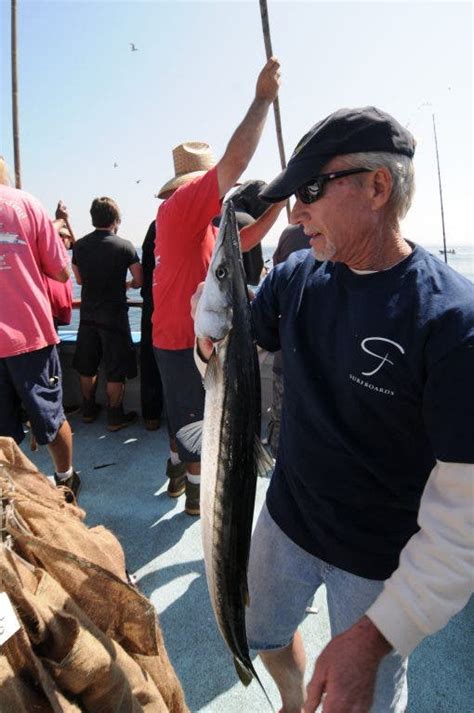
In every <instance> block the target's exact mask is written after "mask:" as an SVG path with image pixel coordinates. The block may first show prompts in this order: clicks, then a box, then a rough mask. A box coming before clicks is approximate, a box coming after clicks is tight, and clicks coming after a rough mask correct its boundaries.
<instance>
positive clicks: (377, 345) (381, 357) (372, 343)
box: [360, 337, 405, 376]
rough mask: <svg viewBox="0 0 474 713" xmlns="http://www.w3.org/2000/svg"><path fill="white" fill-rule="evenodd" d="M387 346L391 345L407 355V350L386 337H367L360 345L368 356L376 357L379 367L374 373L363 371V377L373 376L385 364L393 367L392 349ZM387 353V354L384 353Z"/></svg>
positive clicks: (373, 370)
mask: <svg viewBox="0 0 474 713" xmlns="http://www.w3.org/2000/svg"><path fill="white" fill-rule="evenodd" d="M387 344H391V345H393V346H394V347H396V348H397V349H398V350H399V351H400V352H401V354H405V350H404V348H403V347H402V346H400V344H397V342H394V341H392V340H391V339H386V338H385V337H366V338H365V339H363V340H362V341H361V343H360V346H361V347H362V349H363V350H364V352H366V353H367V354H370V356H372V357H375V358H376V359H377V360H378V363H377V366H376V367H375V369H372V371H363V372H362V375H363V376H373V375H374V374H376V373H377V372H378V371H380V369H381V368H382V367H383V365H384V364H386V363H387V364H391V365H392V366H393V361H392V360H391V359H390V358H389V356H390V351H391V349H390V347H387V346H386V345H387ZM384 352H385V353H384Z"/></svg>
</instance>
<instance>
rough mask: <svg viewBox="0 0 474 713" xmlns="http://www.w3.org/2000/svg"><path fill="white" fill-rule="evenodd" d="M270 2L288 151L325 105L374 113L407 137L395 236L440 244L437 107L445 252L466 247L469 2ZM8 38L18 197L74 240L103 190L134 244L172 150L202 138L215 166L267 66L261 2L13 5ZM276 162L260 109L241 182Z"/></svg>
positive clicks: (4, 49)
mask: <svg viewBox="0 0 474 713" xmlns="http://www.w3.org/2000/svg"><path fill="white" fill-rule="evenodd" d="M268 5H269V14H270V24H271V30H272V39H273V50H274V53H275V54H276V55H277V56H278V58H279V59H280V61H281V65H282V87H281V91H280V105H281V114H282V123H283V132H284V138H285V146H286V152H287V156H289V155H290V154H291V152H292V150H293V148H294V147H295V145H296V144H297V142H298V140H299V139H300V137H301V136H302V135H303V134H304V133H305V132H306V131H307V130H308V129H309V128H310V126H312V124H314V123H315V122H316V121H318V120H319V119H321V118H323V117H324V116H326V115H327V114H329V113H330V112H332V111H334V110H335V109H338V108H340V107H342V106H363V105H366V104H374V105H375V106H379V107H380V108H383V109H385V110H386V111H388V112H390V113H391V114H393V115H394V116H395V117H396V118H397V119H398V120H399V121H400V122H401V123H403V124H405V125H406V124H409V128H410V129H411V130H412V131H413V133H414V134H415V137H416V139H417V141H418V146H417V154H416V157H415V162H416V172H417V193H416V197H415V202H414V206H413V208H412V211H411V213H410V214H409V217H408V218H407V220H406V221H405V224H404V234H405V235H406V236H407V237H410V238H412V239H413V240H415V241H417V242H420V243H422V244H426V245H433V244H435V245H436V244H439V245H440V246H441V243H442V232H441V218H440V204H439V192H438V178H437V169H436V157H435V146H434V138H433V125H432V112H434V113H435V116H436V126H437V133H438V144H439V152H440V162H441V173H442V181H443V197H444V207H445V219H446V231H447V239H448V246H449V245H459V244H462V243H471V244H473V242H474V240H473V237H472V235H473V231H472V222H471V220H472V196H473V191H472V188H473V185H472V175H473V170H472V168H473V151H472V148H473V137H472V126H473V124H472V119H473V117H472V27H473V25H472V20H473V9H472V4H471V3H470V2H416V1H413V0H412V1H410V2H383V1H382V0H379V1H378V2H337V1H334V0H333V1H332V2H316V1H315V0H312V1H310V2H296V1H291V2H289V1H286V2H276V1H274V0H273V1H272V0H269V2H268ZM0 12H1V16H0V23H1V86H0V89H1V96H2V109H1V122H2V123H1V144H2V145H1V149H0V153H2V154H3V155H4V156H5V158H6V160H7V161H8V163H9V165H10V167H11V168H13V147H12V130H11V105H10V101H9V98H10V1H9V0H1V4H0ZM18 42H19V49H18V53H19V82H20V131H21V159H22V182H23V188H24V189H25V190H27V191H29V192H31V193H33V194H34V195H36V196H37V197H38V198H39V199H40V200H41V202H42V203H43V204H44V206H45V207H46V208H47V209H48V210H49V211H50V212H51V213H52V212H53V211H54V208H55V205H56V203H57V200H58V199H59V198H62V199H63V200H64V201H65V202H66V204H67V205H68V206H69V209H70V213H71V221H72V224H73V226H74V228H75V230H76V232H77V234H78V235H82V234H84V233H86V232H88V231H89V230H90V217H89V213H88V211H89V207H90V204H91V201H92V199H93V198H94V197H95V196H98V195H110V196H112V197H113V198H115V200H117V202H118V204H119V206H120V208H121V210H122V213H123V221H122V226H121V230H120V234H121V235H122V236H123V237H126V238H129V239H130V240H132V241H133V242H134V243H135V244H136V245H140V244H141V242H142V240H143V237H144V235H145V232H146V229H147V226H148V224H149V223H150V221H151V220H152V219H153V218H154V216H155V214H156V209H157V206H158V201H157V199H155V198H154V194H155V193H156V192H157V191H158V189H159V188H160V187H161V185H162V184H163V183H164V182H165V181H166V180H168V178H170V177H171V176H172V175H173V163H172V157H171V149H172V148H173V147H174V146H176V145H177V144H179V143H181V142H183V141H186V140H201V141H208V142H209V143H210V144H211V145H212V147H213V150H214V155H215V157H216V158H219V157H220V156H221V155H222V153H223V152H224V150H225V147H226V144H227V141H228V139H229V138H230V136H231V134H232V131H233V130H234V128H235V127H236V126H237V124H238V123H239V121H240V120H241V119H242V117H243V115H244V113H245V111H246V110H247V108H248V106H249V104H250V102H251V100H252V98H253V93H254V87H255V80H256V77H257V74H258V71H259V69H260V68H261V66H263V63H264V61H265V51H264V45H263V39H262V31H261V21H260V10H259V3H258V0H249V1H248V2H227V1H226V0H218V1H217V0H216V1H215V2H201V1H195V2H180V1H179V0H172V1H168V2H159V1H157V0H152V1H149V2H139V1H137V0H134V1H133V2H119V1H117V0H116V1H106V0H102V1H101V2H85V1H83V0H61V1H59V2H46V1H44V0H18ZM130 42H133V43H135V45H136V47H137V48H138V51H137V52H131V49H130V46H129V43H130ZM428 102H429V103H430V104H431V106H427V105H426V103H428ZM114 162H116V163H118V167H117V168H114ZM279 169H280V166H279V158H278V149H277V143H276V138H275V130H274V121H273V116H272V115H270V118H269V121H268V123H267V126H266V128H265V133H264V136H263V138H262V141H261V143H260V145H259V147H258V149H257V152H256V155H255V157H254V159H253V160H252V163H251V164H250V166H249V168H248V170H247V172H246V173H245V175H244V178H245V179H249V178H258V179H263V180H266V181H269V180H271V179H272V178H273V177H274V176H275V175H276V174H277V173H278V171H279ZM138 180H140V183H136V181H138ZM284 225H285V221H284V220H283V218H282V219H280V220H279V222H278V223H277V225H276V227H275V228H274V229H273V231H272V232H271V233H270V234H269V236H267V238H266V239H265V244H267V245H270V244H275V243H276V242H277V240H278V236H279V233H280V232H281V229H282V228H283V227H284Z"/></svg>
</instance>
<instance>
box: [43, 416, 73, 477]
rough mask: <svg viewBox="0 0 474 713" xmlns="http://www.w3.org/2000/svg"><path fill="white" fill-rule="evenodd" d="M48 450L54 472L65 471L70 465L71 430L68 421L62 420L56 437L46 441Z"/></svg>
mask: <svg viewBox="0 0 474 713" xmlns="http://www.w3.org/2000/svg"><path fill="white" fill-rule="evenodd" d="M48 450H49V452H50V455H51V458H52V459H53V463H54V470H55V471H56V473H66V471H68V470H69V468H70V467H71V466H72V431H71V427H70V425H69V422H68V421H67V420H66V421H64V422H63V424H62V426H61V428H60V429H59V431H58V432H57V434H56V438H55V439H54V441H51V443H48Z"/></svg>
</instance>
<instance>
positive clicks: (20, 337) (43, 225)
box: [0, 185, 68, 358]
mask: <svg viewBox="0 0 474 713" xmlns="http://www.w3.org/2000/svg"><path fill="white" fill-rule="evenodd" d="M67 263H68V260H67V253H66V249H65V247H64V245H63V243H62V240H61V238H60V237H59V235H58V234H57V232H56V230H55V229H54V226H53V224H52V222H51V221H50V219H49V218H48V215H47V213H46V211H45V210H44V209H43V207H42V206H41V204H40V203H39V202H38V201H37V200H36V199H35V198H33V196H30V195H29V194H28V193H25V192H24V191H19V190H17V189H16V188H10V186H3V185H0V358H3V357H10V356H16V355H17V354H24V353H25V352H32V351H35V350H37V349H43V347H46V346H48V345H49V344H57V343H58V341H59V339H58V336H57V334H56V330H55V329H54V325H53V318H52V314H51V306H50V303H49V299H48V294H47V290H46V287H45V282H44V276H45V275H48V276H50V277H53V276H55V275H57V274H58V273H59V272H61V270H62V269H63V268H64V267H65V266H66V265H67Z"/></svg>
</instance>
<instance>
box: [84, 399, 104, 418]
mask: <svg viewBox="0 0 474 713" xmlns="http://www.w3.org/2000/svg"><path fill="white" fill-rule="evenodd" d="M101 408H102V406H101V405H100V404H96V402H95V401H94V400H93V399H83V401H82V421H83V423H93V422H94V421H95V420H96V418H97V416H98V415H99V413H100V410H101Z"/></svg>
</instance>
